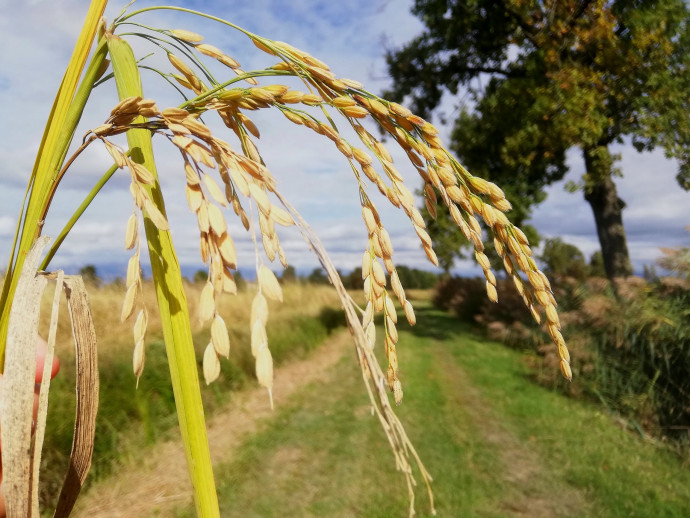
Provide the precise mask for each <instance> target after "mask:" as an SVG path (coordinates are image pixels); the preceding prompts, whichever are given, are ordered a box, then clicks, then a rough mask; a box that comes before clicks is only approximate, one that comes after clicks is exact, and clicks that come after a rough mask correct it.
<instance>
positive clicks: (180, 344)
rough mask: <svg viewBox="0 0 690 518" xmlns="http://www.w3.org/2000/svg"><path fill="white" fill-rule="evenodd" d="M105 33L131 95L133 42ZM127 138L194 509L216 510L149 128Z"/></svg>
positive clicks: (134, 88) (136, 91)
mask: <svg viewBox="0 0 690 518" xmlns="http://www.w3.org/2000/svg"><path fill="white" fill-rule="evenodd" d="M106 39H107V42H108V51H109V54H110V57H111V60H112V65H113V72H114V74H115V81H116V84H117V88H118V94H119V96H120V98H121V99H122V100H126V99H129V98H131V97H132V96H140V95H141V93H142V87H141V81H140V77H139V71H138V68H137V64H136V60H135V58H134V54H133V53H132V50H131V48H130V47H129V45H128V44H127V42H125V41H124V40H122V39H120V38H119V37H117V36H115V35H113V34H110V33H109V34H107V35H106ZM141 121H145V118H144V117H143V116H142V115H138V117H137V118H134V119H133V120H132V122H133V123H136V122H141ZM127 142H128V144H129V148H130V151H131V152H132V160H134V161H135V162H134V163H135V164H139V165H141V166H143V167H145V168H146V170H147V171H148V172H150V173H151V174H152V175H153V182H152V183H151V184H150V185H149V186H146V187H144V188H143V189H142V190H144V189H145V192H148V195H149V198H148V201H149V202H150V204H149V205H146V207H147V209H149V210H148V211H147V213H146V214H145V217H144V227H145V229H146V237H147V242H148V248H149V256H150V259H151V270H152V274H153V280H154V285H155V287H156V295H157V300H158V310H159V313H160V318H161V325H162V330H163V337H164V341H165V346H166V351H167V355H168V364H169V367H170V378H171V381H172V386H173V392H174V395H175V404H176V408H177V416H178V420H179V423H180V432H181V434H182V441H183V443H184V447H185V453H186V456H187V465H188V468H189V473H190V477H191V479H192V485H193V487H194V499H195V504H196V509H197V514H198V515H199V516H203V517H213V516H219V514H218V498H217V495H216V490H215V482H214V479H213V469H212V466H211V455H210V452H209V447H208V439H207V436H206V424H205V421H204V410H203V405H202V401H201V392H200V390H199V379H198V374H197V370H196V358H195V355H194V344H193V342H192V332H191V326H190V322H189V314H188V312H187V300H186V296H185V293H184V288H183V284H182V275H181V273H180V268H179V264H178V261H177V256H176V254H175V248H174V246H173V243H172V237H171V236H170V233H169V232H168V231H167V229H165V228H160V227H162V226H163V225H162V224H161V222H160V221H157V219H158V217H159V214H160V216H162V217H163V218H165V207H164V203H163V196H162V193H161V191H160V186H159V184H158V181H157V179H156V168H155V162H154V158H153V148H152V144H151V133H150V132H149V131H148V130H145V129H130V130H129V131H128V132H127ZM151 204H155V205H151ZM152 207H155V208H156V210H157V211H158V213H157V214H156V216H155V218H152V217H151V216H152V212H151V208H152ZM142 347H143V343H142Z"/></svg>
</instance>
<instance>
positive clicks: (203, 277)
mask: <svg viewBox="0 0 690 518" xmlns="http://www.w3.org/2000/svg"><path fill="white" fill-rule="evenodd" d="M207 280H208V272H207V271H206V270H197V271H196V272H194V277H193V281H194V282H195V283H197V284H202V283H204V282H206V281H207Z"/></svg>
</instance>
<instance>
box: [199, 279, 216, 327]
mask: <svg viewBox="0 0 690 518" xmlns="http://www.w3.org/2000/svg"><path fill="white" fill-rule="evenodd" d="M215 312H216V301H215V298H214V290H213V284H211V283H210V282H207V283H206V284H205V285H204V287H203V289H202V290H201V295H200V296H199V308H198V313H199V321H200V322H206V321H208V320H210V319H211V318H213V315H214V314H215Z"/></svg>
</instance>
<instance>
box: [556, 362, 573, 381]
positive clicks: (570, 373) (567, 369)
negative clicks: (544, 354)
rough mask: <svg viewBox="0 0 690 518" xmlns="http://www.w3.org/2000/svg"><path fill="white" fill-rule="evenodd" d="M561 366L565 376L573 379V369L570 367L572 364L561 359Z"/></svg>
mask: <svg viewBox="0 0 690 518" xmlns="http://www.w3.org/2000/svg"><path fill="white" fill-rule="evenodd" d="M559 366H560V368H561V373H562V374H563V377H564V378H565V379H567V380H568V381H572V379H573V371H572V370H571V369H570V364H569V363H568V362H567V361H565V360H561V362H560V364H559Z"/></svg>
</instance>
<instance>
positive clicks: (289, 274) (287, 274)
mask: <svg viewBox="0 0 690 518" xmlns="http://www.w3.org/2000/svg"><path fill="white" fill-rule="evenodd" d="M296 281H297V271H296V270H295V267H294V266H292V265H291V264H289V265H287V266H286V267H285V269H284V270H283V274H282V275H281V276H280V282H282V283H283V284H285V283H293V282H296Z"/></svg>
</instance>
